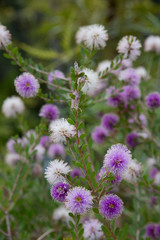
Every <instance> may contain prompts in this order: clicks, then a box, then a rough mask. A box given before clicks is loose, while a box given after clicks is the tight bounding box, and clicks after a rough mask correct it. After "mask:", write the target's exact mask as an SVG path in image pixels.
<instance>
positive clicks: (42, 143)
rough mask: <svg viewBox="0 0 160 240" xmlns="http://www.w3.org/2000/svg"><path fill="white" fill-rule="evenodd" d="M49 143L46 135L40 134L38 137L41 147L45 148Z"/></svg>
mask: <svg viewBox="0 0 160 240" xmlns="http://www.w3.org/2000/svg"><path fill="white" fill-rule="evenodd" d="M49 143H50V138H49V137H48V136H45V135H44V136H42V137H41V139H40V144H41V145H42V147H44V148H46V147H47V146H48V145H49Z"/></svg>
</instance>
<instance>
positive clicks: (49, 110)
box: [39, 104, 59, 121]
mask: <svg viewBox="0 0 160 240" xmlns="http://www.w3.org/2000/svg"><path fill="white" fill-rule="evenodd" d="M39 116H40V117H43V118H46V119H47V120H48V121H52V120H55V119H57V118H59V110H58V108H57V107H56V106H55V105H53V104H45V105H43V106H42V108H41V110H40V113H39Z"/></svg>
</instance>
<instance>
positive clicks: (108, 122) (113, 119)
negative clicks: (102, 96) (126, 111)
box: [102, 113, 119, 131]
mask: <svg viewBox="0 0 160 240" xmlns="http://www.w3.org/2000/svg"><path fill="white" fill-rule="evenodd" d="M118 121H119V117H118V115H117V114H115V113H108V114H105V115H104V117H103V118H102V126H103V127H104V128H106V129H107V130H110V131H112V130H113V128H114V126H115V125H116V124H117V123H118Z"/></svg>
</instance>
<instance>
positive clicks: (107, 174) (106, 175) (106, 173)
mask: <svg viewBox="0 0 160 240" xmlns="http://www.w3.org/2000/svg"><path fill="white" fill-rule="evenodd" d="M98 177H99V178H100V179H101V178H106V182H111V183H113V184H114V183H116V184H119V183H120V181H121V180H122V177H121V176H120V175H118V174H116V175H113V174H111V173H110V172H109V171H108V170H107V169H106V168H105V167H102V168H101V170H100V171H99V174H98ZM110 177H114V178H115V179H114V180H110Z"/></svg>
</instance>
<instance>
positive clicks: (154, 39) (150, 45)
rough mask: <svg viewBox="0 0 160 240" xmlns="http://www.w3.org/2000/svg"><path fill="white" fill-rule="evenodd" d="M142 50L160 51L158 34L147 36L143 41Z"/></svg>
mask: <svg viewBox="0 0 160 240" xmlns="http://www.w3.org/2000/svg"><path fill="white" fill-rule="evenodd" d="M144 51H146V52H149V51H153V52H156V53H158V54H159V53H160V36H152V35H151V36H149V37H148V38H146V40H145V42H144Z"/></svg>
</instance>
